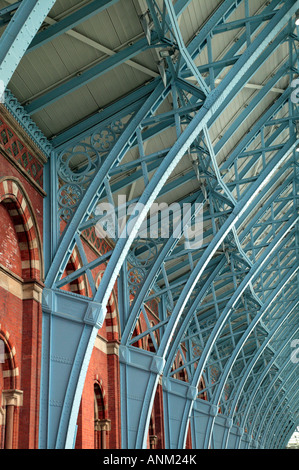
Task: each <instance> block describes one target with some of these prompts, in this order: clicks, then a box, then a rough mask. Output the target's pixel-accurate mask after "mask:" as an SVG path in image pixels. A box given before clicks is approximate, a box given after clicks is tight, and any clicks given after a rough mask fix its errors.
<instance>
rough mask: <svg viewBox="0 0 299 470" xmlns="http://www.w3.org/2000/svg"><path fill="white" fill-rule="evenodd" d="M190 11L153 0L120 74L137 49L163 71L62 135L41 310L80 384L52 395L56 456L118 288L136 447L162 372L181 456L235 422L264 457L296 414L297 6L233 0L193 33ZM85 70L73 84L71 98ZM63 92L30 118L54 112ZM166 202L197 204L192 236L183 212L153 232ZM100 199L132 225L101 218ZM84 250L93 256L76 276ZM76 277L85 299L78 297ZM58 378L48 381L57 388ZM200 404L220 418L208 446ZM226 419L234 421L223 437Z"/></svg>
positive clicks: (68, 435) (127, 409) (145, 6)
mask: <svg viewBox="0 0 299 470" xmlns="http://www.w3.org/2000/svg"><path fill="white" fill-rule="evenodd" d="M106 3H109V2H106ZM190 3H192V2H190V1H187V0H185V1H183V0H182V1H179V0H178V1H176V2H172V1H170V0H160V1H158V0H156V1H154V0H147V1H144V2H142V1H140V2H139V7H140V21H141V23H142V26H143V28H144V32H145V35H144V38H143V39H142V40H140V42H139V43H135V44H134V45H131V46H129V47H128V49H127V50H124V51H122V52H119V53H118V54H117V55H118V57H115V56H114V58H113V61H114V62H113V63H114V65H113V66H114V67H116V66H117V65H118V64H119V63H120V61H122V60H125V58H126V57H129V53H132V49H129V48H130V47H131V48H134V55H137V54H139V53H142V52H143V51H144V50H146V49H153V50H154V52H155V54H156V57H157V62H158V70H159V76H158V77H157V78H155V79H153V80H151V81H150V82H148V83H147V84H145V85H144V86H143V87H141V88H140V89H137V90H135V91H134V92H132V93H131V95H129V96H127V97H124V98H122V99H120V100H119V101H118V103H116V104H112V105H110V107H107V108H105V109H104V110H102V111H101V112H100V113H98V114H97V116H93V117H91V118H89V119H88V120H86V122H83V124H82V123H81V124H80V127H78V126H77V127H76V126H74V128H73V129H68V130H67V131H65V132H64V133H62V134H61V135H59V136H57V137H55V138H54V139H53V141H52V145H53V151H52V156H51V162H50V165H51V168H50V170H49V179H48V186H49V189H50V187H51V191H50V198H51V201H50V204H49V211H48V220H47V221H46V223H48V224H49V226H51V240H49V243H48V255H47V261H48V274H47V277H46V281H45V285H46V288H45V292H44V311H45V314H50V315H54V317H55V318H56V317H57V315H56V316H55V312H59V314H60V320H59V321H60V324H59V326H57V330H56V329H55V328H56V326H55V323H53V325H52V326H51V328H53V332H52V334H53V335H55V331H57V332H58V331H60V330H58V329H59V328H61V325H62V324H63V325H64V326H65V328H67V325H68V321H69V320H68V318H72V319H75V320H76V328H77V329H78V331H79V333H77V332H76V334H75V336H76V341H74V351H75V352H74V358H73V360H72V361H71V366H70V371H69V376H68V378H67V380H66V382H65V383H64V384H63V383H62V384H61V389H60V390H59V391H58V390H55V389H54V390H53V389H52V391H49V392H48V393H49V397H48V398H49V400H54V399H55V393H57V394H58V395H60V396H61V395H63V397H64V398H63V400H62V404H61V413H59V415H58V416H55V417H53V415H51V414H50V413H49V404H48V405H45V406H44V411H43V413H44V415H43V416H44V419H46V420H47V419H48V420H50V425H51V426H53V429H54V428H55V426H56V427H57V429H58V431H57V434H56V433H55V432H54V437H53V438H52V439H53V442H54V444H53V445H56V446H58V447H59V446H62V447H63V446H65V445H67V444H66V443H68V442H69V441H70V440H71V439H72V436H73V434H72V433H73V427H72V426H73V424H72V423H73V422H74V419H75V418H73V417H74V416H76V406H74V405H72V406H70V403H72V404H73V403H77V406H78V403H79V400H80V393H81V390H82V386H83V385H82V384H83V382H84V373H83V372H82V371H83V370H84V367H85V365H86V364H87V363H88V358H89V357H90V351H91V347H92V344H93V341H94V338H95V335H96V334H97V331H98V329H99V328H100V327H101V326H102V324H103V321H104V318H105V315H106V306H107V304H108V301H109V297H110V295H111V293H112V290H113V288H115V286H116V287H117V294H118V307H119V315H120V330H121V346H120V361H121V384H122V390H123V391H122V398H121V400H122V410H123V411H122V413H123V415H122V421H123V422H122V434H123V445H124V447H129V448H130V447H137V448H138V447H142V446H144V445H145V441H146V436H147V427H148V423H149V418H150V413H151V407H152V404H153V399H154V395H155V391H156V388H157V386H158V382H159V379H160V377H161V376H162V387H163V393H164V407H165V410H166V411H165V413H166V420H168V423H169V424H168V425H167V424H165V426H166V427H167V426H168V429H167V433H166V441H168V442H167V445H168V446H170V447H171V446H172V447H183V446H184V443H185V439H186V434H187V430H188V426H189V424H190V423H191V431H192V436H193V439H194V441H195V444H197V445H198V446H203V447H211V446H212V447H213V446H215V447H216V446H217V445H218V446H219V445H220V446H227V445H228V444H229V442H230V441H229V439H230V434H231V433H232V431H233V429H234V427H239V428H240V429H241V430H242V434H243V433H244V435H247V436H248V438H249V440H250V439H252V440H253V442H256V443H257V445H258V446H265V447H267V446H280V445H282V443H283V437H284V436H285V435H286V434H287V433H289V432H290V429H291V427H292V426H293V427H294V423H295V421H296V420H297V419H298V418H297V413H298V411H296V410H298V395H297V393H296V392H297V389H298V387H296V383H297V382H296V380H297V379H296V372H295V369H294V364H293V363H292V362H291V361H290V349H289V344H290V341H291V339H292V338H295V337H296V332H297V328H298V320H297V317H298V314H297V312H298V272H297V270H298V259H297V255H298V249H299V246H298V152H297V151H296V147H297V145H298V142H299V139H298V137H299V134H298V129H297V121H298V105H297V103H296V100H294V99H293V98H292V97H294V88H292V86H291V84H292V82H293V80H294V79H295V78H296V77H297V74H298V49H297V44H298V29H297V27H296V26H295V12H296V10H297V9H298V8H299V4H298V3H299V2H294V1H293V0H286V1H280V0H272V1H271V2H260V7H259V9H258V10H256V11H252V9H251V7H250V2H249V1H246V0H244V1H243V0H234V1H230V0H224V1H223V2H220V4H219V6H218V7H217V8H216V9H215V11H214V12H213V14H212V15H211V16H210V17H209V19H208V20H207V21H206V22H205V23H204V25H203V26H201V27H200V28H199V30H198V31H196V34H195V35H194V37H193V38H184V37H183V35H182V32H181V29H180V26H179V24H180V23H179V20H180V19H182V18H184V16H183V15H184V11H186V9H187V8H188V6H189V4H190ZM235 14H237V15H238V19H237V20H234V15H235ZM182 21H183V19H182ZM49 29H50V28H49ZM39 34H40V33H39ZM36 43H38V35H37V36H36V39H35V44H36ZM126 54H127V56H126ZM130 57H132V55H130ZM111 61H112V59H111V58H109V59H106V63H105V64H102V65H100V67H101V68H103V69H104V68H105V66H106V67H108V66H110V67H112V62H111ZM265 70H271V73H269V75H268V76H266V75H265V73H264V71H265ZM94 72H95V71H94ZM89 74H91V71H89ZM84 77H85V75H84V73H83V74H82V75H81V76H80V77H76V78H74V79H72V81H70V82H69V83H68V92H69V91H71V90H72V89H73V88H74V87H76V86H80V84H83V83H84ZM261 77H262V78H263V80H262V84H261V86H257V85H256V86H254V85H253V84H257V83H260V81H261ZM63 86H64V88H65V89H66V85H61V86H58V87H57V89H54V90H52V91H50V92H48V94H45V96H42V97H40V98H37V99H36V100H33V101H32V102H31V103H30V104H28V106H27V108H26V110H27V112H28V113H29V114H34V112H36V110H38V109H39V108H40V107H42V106H48V105H49V104H51V102H53V101H55V99H57V96H59V93H62V91H63V89H62V87H63ZM273 89H274V90H276V92H275V91H274V92H273ZM277 90H278V91H277ZM224 116H225V118H224ZM257 116H258V117H257ZM84 126H85V129H84ZM79 130H80V132H79ZM124 195H125V196H126V198H125V202H124V204H123V205H122V206H120V205H119V203H118V201H119V197H120V196H124ZM154 202H160V203H161V202H166V203H167V204H172V203H176V204H179V206H180V207H183V204H187V203H188V204H189V205H190V206H191V208H192V210H190V212H189V213H188V214H187V216H186V217H184V218H183V220H182V223H181V224H180V225H179V226H177V225H176V221H175V217H173V218H172V219H171V223H170V227H166V226H165V224H164V221H165V219H163V216H162V215H161V217H160V219H159V217H158V216H157V219H155V221H156V224H154V228H153V226H152V222H151V219H150V214H151V212H150V210H151V208H152V207H153V204H154ZM100 203H106V204H109V207H110V208H111V207H112V208H113V213H114V214H116V216H117V221H119V220H121V224H120V225H118V224H116V226H115V219H113V217H112V216H111V214H110V216H109V214H108V216H107V214H106V213H105V214H103V213H101V212H99V204H100ZM133 204H135V206H133ZM136 204H139V206H138V205H136ZM132 207H134V209H132ZM128 208H131V211H128ZM199 213H200V214H201V216H202V217H201V219H200V220H201V225H200V231H199V232H196V230H198V220H199V218H198V214H199ZM99 224H100V225H99ZM99 226H100V227H101V229H102V230H104V231H105V232H106V234H107V237H106V238H105V241H103V239H101V238H100V236H99V231H97V230H99V229H96V227H99ZM167 228H169V233H168V234H167V235H166V236H165V230H166V229H167ZM126 229H127V232H126V235H127V236H126V237H124V233H125V231H126ZM128 229H129V230H128ZM150 229H151V230H154V232H153V231H152V232H151V231H150ZM190 233H193V234H194V233H197V235H198V238H197V241H198V243H192V240H191V242H190ZM86 242H90V243H93V246H94V247H95V248H96V249H97V253H98V256H97V259H96V260H95V261H92V262H88V260H87V256H86V252H85V249H84V246H85V245H84V244H85V243H86ZM74 253H77V255H78V259H79V263H78V264H77V266H76V269H74V268H73V269H71V270H67V272H66V269H67V266H68V265H69V264H70V262H71V259H72V257H74ZM103 266H104V267H105V269H104V272H103V275H102V277H101V281H100V282H97V279H98V278H97V273H98V270H99V267H103ZM78 280H79V281H80V282H81V281H82V280H83V283H82V282H81V284H82V285H83V286H84V288H81V291H80V293H78V292H79V290H77V293H75V292H74V289H73V292H67V291H65V290H64V289H65V286H67V285H70V284H72V285H74V283H75V282H77V283H79V281H78ZM62 312H63V313H62ZM49 321H50V320H49ZM57 321H58V320H57ZM47 325H48V328H50V326H49V325H50V323H48V324H45V328H47ZM76 331H77V330H76ZM47 344H48V348H49V349H48V354H49V357H50V356H51V348H50V343H49V342H48V343H47ZM53 344H55V341H54V343H53ZM59 347H62V346H61V345H60V346H59ZM52 348H54V346H53V345H52ZM70 350H71V346H70ZM49 351H50V352H49ZM69 354H71V353H69ZM48 360H49V363H51V367H52V368H53V370H55V364H54V362H51V359H48ZM44 367H45V370H47V367H48V366H47V365H45V366H44ZM48 380H49V379H48V377H47V374H45V375H44V376H43V387H44V390H48V387H49V384H48V382H47V381H48ZM198 402H201V403H203V405H202V406H204V402H205V403H206V404H208V405H209V407H210V410H212V412H211V413H210V414H209V413H208V419H207V425H206V432H205V436H204V438H203V439H202V441H200V440H199V439H200V438H199V434H198V433H197V429H196V413H197V411H196V407H195V404H196V403H198ZM57 406H58V405H57V403H56V408H57ZM199 406H200V405H199ZM219 415H223V416H225V417H226V418H227V422H228V423H229V425H228V427H227V428H226V432H225V433H224V435H223V437H222V438H221V443H220V444H219V443H218V444H217V442H216V441H217V439H216V434H215V432H216V431H215V429H216V425H217V419H218V417H219ZM51 419H52V421H51ZM242 434H240V436H242ZM44 439H45V442H46V441H47V439H48V440H49V437H44ZM240 439H241V437H240ZM45 445H46V444H45ZM236 445H241V444H240V441H239V442H238V444H236ZM252 445H253V446H254V445H255V444H254V443H253V444H252Z"/></svg>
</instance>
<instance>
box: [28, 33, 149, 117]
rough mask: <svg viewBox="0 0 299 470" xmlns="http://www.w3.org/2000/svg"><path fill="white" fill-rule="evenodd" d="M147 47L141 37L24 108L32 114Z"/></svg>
mask: <svg viewBox="0 0 299 470" xmlns="http://www.w3.org/2000/svg"><path fill="white" fill-rule="evenodd" d="M153 36H154V37H153V43H154V41H155V39H156V35H155V34H154V35H153ZM148 48H149V45H148V42H147V40H146V38H142V39H140V40H139V41H137V42H136V43H135V44H133V45H131V46H129V47H127V48H125V49H123V50H122V51H120V52H117V53H116V54H115V55H113V56H111V57H109V58H108V59H106V60H104V61H102V62H100V63H98V64H97V65H95V66H93V67H91V68H90V69H88V70H85V71H84V72H82V74H78V75H77V76H76V77H74V78H72V79H70V80H68V81H67V82H66V83H63V84H62V85H60V86H58V87H56V88H54V89H53V90H51V91H49V92H48V93H45V94H44V95H42V96H41V97H40V98H36V99H35V100H33V101H32V102H31V103H30V104H29V105H28V106H26V107H25V110H26V112H27V113H28V114H34V113H36V112H37V111H40V110H41V109H43V108H45V107H46V106H49V105H50V104H52V103H54V102H55V101H57V100H59V99H61V98H62V97H64V96H66V95H68V94H69V93H72V92H73V91H75V90H77V89H78V88H80V87H81V86H83V85H86V84H88V83H89V82H90V81H92V80H94V79H96V78H98V77H100V76H101V75H103V74H104V73H106V72H108V71H109V70H111V69H113V68H114V67H117V66H118V65H121V64H123V63H124V62H126V61H127V60H129V59H131V58H132V57H134V56H136V55H137V54H139V53H141V52H143V51H145V50H146V49H148Z"/></svg>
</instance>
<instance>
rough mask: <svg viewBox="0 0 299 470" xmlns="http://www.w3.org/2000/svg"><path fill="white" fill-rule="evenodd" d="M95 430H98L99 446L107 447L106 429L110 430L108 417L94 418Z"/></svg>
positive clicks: (101, 447)
mask: <svg viewBox="0 0 299 470" xmlns="http://www.w3.org/2000/svg"><path fill="white" fill-rule="evenodd" d="M95 431H99V432H100V439H99V441H100V442H99V448H100V449H107V440H106V434H107V432H108V431H111V421H110V419H96V420H95Z"/></svg>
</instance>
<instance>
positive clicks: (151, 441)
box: [149, 436, 158, 449]
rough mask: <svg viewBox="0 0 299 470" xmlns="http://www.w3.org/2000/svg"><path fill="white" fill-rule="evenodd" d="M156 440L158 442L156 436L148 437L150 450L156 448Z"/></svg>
mask: <svg viewBox="0 0 299 470" xmlns="http://www.w3.org/2000/svg"><path fill="white" fill-rule="evenodd" d="M157 440H158V437H157V436H150V437H149V441H150V449H155V448H156V444H157Z"/></svg>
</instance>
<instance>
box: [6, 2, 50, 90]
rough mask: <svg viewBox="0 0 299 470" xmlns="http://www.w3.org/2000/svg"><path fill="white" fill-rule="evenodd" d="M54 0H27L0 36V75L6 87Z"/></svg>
mask: <svg viewBox="0 0 299 470" xmlns="http://www.w3.org/2000/svg"><path fill="white" fill-rule="evenodd" d="M54 3H55V0H38V1H36V0H27V1H26V2H22V3H21V4H20V6H19V8H18V9H17V11H16V13H15V15H14V17H13V20H12V21H10V23H9V24H8V26H7V27H6V29H5V31H4V33H3V34H2V36H1V38H0V77H1V80H2V81H3V86H4V88H6V87H7V85H8V83H9V81H10V79H11V77H12V76H13V74H14V72H15V70H16V68H17V66H18V64H19V62H20V60H21V59H22V57H23V55H24V53H25V51H26V49H27V48H28V46H29V44H30V42H31V41H32V39H33V38H34V36H35V34H36V32H37V31H38V29H39V27H40V25H41V24H42V22H43V20H44V18H45V17H46V16H47V14H48V13H49V11H50V10H51V8H52V7H53V5H54Z"/></svg>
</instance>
